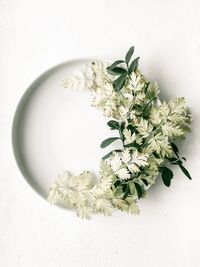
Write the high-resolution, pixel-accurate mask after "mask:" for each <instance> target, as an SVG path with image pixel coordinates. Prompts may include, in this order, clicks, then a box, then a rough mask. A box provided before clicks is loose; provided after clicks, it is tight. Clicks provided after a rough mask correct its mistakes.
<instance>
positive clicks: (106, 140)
mask: <svg viewBox="0 0 200 267" xmlns="http://www.w3.org/2000/svg"><path fill="white" fill-rule="evenodd" d="M117 139H120V138H119V137H110V138H107V139H105V140H104V141H103V142H102V143H101V145H100V147H101V148H105V147H107V146H109V145H110V144H111V143H113V142H114V141H116V140H117Z"/></svg>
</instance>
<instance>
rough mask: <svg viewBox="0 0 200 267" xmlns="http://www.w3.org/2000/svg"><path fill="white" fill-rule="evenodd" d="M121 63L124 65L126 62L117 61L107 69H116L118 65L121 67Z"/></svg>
mask: <svg viewBox="0 0 200 267" xmlns="http://www.w3.org/2000/svg"><path fill="white" fill-rule="evenodd" d="M121 63H124V60H117V61H115V62H114V63H113V64H112V65H110V66H109V67H107V69H113V68H114V67H116V66H117V65H119V64H121Z"/></svg>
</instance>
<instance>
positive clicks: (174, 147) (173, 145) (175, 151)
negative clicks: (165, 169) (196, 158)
mask: <svg viewBox="0 0 200 267" xmlns="http://www.w3.org/2000/svg"><path fill="white" fill-rule="evenodd" d="M171 147H172V150H173V151H174V153H175V154H176V156H177V157H179V155H178V154H179V151H178V147H177V146H176V145H175V144H174V143H171Z"/></svg>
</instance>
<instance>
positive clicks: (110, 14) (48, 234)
mask: <svg viewBox="0 0 200 267" xmlns="http://www.w3.org/2000/svg"><path fill="white" fill-rule="evenodd" d="M199 13H200V4H199V1H197V0H196V1H195V0H190V1H186V0H182V1H181V0H180V1H178V0H174V1H170V0H169V1H160V0H152V1H144V0H139V1H135V0H124V1H119V0H115V1H114V0H110V1H106V0H101V1H92V0H85V1H78V0H73V1H66V0H62V1H61V0H57V1H48V0H43V1H41V0H34V1H31V0H28V1H27V0H26V1H25V0H16V1H11V0H0V39H1V41H0V160H1V164H0V165H1V167H0V266H1V267H10V266H12V267H17V266H20V267H21V266H22V267H26V266H29V267H38V266H49V267H54V266H55V267H64V266H72V267H93V266H96V267H110V266H113V267H124V266H137V267H147V266H148V267H156V266H159V267H171V266H173V267H180V266H181V267H199V266H200V255H199V247H200V230H199V225H200V213H199V203H200V179H199V160H200V142H199V133H200V124H199V115H200V105H199V103H200V93H199V92H200V83H199V70H200V17H199ZM131 45H135V47H136V52H137V55H140V56H141V68H142V70H143V72H144V73H145V74H146V75H147V76H148V77H149V78H150V79H154V80H158V82H159V84H160V87H161V89H162V90H163V93H162V96H163V97H165V98H166V99H169V98H172V97H176V96H179V95H180V96H185V97H186V98H187V101H188V104H189V105H190V106H191V107H192V111H193V116H194V120H195V122H194V127H193V128H194V130H193V132H192V134H190V135H189V136H188V138H187V139H186V142H185V143H184V145H183V146H182V147H181V152H182V153H183V154H184V155H185V156H186V157H187V159H188V161H187V167H188V169H189V170H190V172H191V175H192V177H193V180H192V181H189V180H187V178H185V177H184V176H183V175H182V173H181V172H180V171H179V170H177V169H176V170H175V179H174V180H173V183H172V186H171V187H170V188H166V187H164V186H163V185H162V184H161V182H158V183H157V184H156V185H155V186H154V187H152V188H151V189H150V190H149V194H148V196H147V199H145V200H142V201H141V202H140V207H141V215H140V216H136V217H134V216H133V217H132V216H129V215H127V214H123V213H120V212H115V213H114V214H113V217H108V218H104V217H103V216H94V217H93V218H92V220H91V221H85V220H80V219H77V217H76V215H75V214H74V213H72V212H70V211H65V210H61V209H58V208H56V207H50V206H49V205H48V203H47V202H45V201H44V200H42V199H41V198H40V197H39V196H38V195H37V194H36V193H35V192H34V191H33V190H32V189H31V188H30V187H29V186H28V185H27V183H26V182H25V180H24V179H23V177H22V175H21V173H20V171H19V170H18V168H17V166H16V163H15V160H14V157H13V153H12V147H11V126H12V119H13V115H14V112H15V108H16V105H17V103H18V101H19V99H20V98H21V96H22V94H23V93H24V91H25V90H26V88H27V87H28V86H29V84H30V83H31V82H32V81H33V80H34V79H35V78H36V77H37V76H38V75H40V73H42V72H43V71H44V70H46V69H48V68H49V67H51V66H53V65H55V64H57V63H60V62H62V61H65V60H68V59H72V58H78V57H87V56H89V57H106V58H115V57H116V58H117V57H121V55H123V54H124V53H125V52H126V50H127V48H128V47H130V46H131ZM90 156H91V157H92V155H88V157H90Z"/></svg>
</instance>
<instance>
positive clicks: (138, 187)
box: [134, 183, 142, 199]
mask: <svg viewBox="0 0 200 267" xmlns="http://www.w3.org/2000/svg"><path fill="white" fill-rule="evenodd" d="M134 184H135V188H136V190H137V195H138V198H139V199H140V198H141V197H142V187H141V185H139V184H138V183H134Z"/></svg>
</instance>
